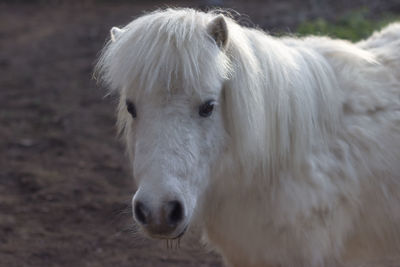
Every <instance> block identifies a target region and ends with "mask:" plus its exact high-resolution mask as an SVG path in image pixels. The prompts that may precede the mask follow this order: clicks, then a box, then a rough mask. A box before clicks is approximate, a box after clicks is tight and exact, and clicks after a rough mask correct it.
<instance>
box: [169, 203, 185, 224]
mask: <svg viewBox="0 0 400 267" xmlns="http://www.w3.org/2000/svg"><path fill="white" fill-rule="evenodd" d="M167 205H168V206H169V214H168V215H167V216H168V223H169V224H170V225H176V224H178V223H179V222H180V221H181V220H182V219H183V207H182V204H181V203H180V202H179V201H176V200H174V201H170V202H168V204H167Z"/></svg>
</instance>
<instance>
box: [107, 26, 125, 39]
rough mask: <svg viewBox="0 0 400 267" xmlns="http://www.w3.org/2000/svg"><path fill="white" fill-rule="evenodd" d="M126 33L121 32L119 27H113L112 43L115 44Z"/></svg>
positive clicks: (111, 32)
mask: <svg viewBox="0 0 400 267" xmlns="http://www.w3.org/2000/svg"><path fill="white" fill-rule="evenodd" d="M124 32H125V30H121V29H120V28H118V27H112V28H111V30H110V35H111V41H113V42H115V41H116V40H117V39H118V38H119V37H120V36H121V34H123V33H124Z"/></svg>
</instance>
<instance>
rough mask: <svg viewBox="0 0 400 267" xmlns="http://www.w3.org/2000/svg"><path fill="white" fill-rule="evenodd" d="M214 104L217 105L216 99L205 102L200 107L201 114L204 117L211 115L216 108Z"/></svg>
mask: <svg viewBox="0 0 400 267" xmlns="http://www.w3.org/2000/svg"><path fill="white" fill-rule="evenodd" d="M214 105H215V101H214V100H208V101H206V102H204V103H203V104H201V105H200V107H199V115H200V116H201V117H204V118H207V117H210V116H211V114H212V112H213V110H214Z"/></svg>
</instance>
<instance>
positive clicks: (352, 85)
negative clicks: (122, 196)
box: [95, 8, 400, 267]
mask: <svg viewBox="0 0 400 267" xmlns="http://www.w3.org/2000/svg"><path fill="white" fill-rule="evenodd" d="M399 51H400V24H398V23H397V24H396V23H394V24H392V25H390V26H387V27H386V28H384V29H383V30H382V31H380V32H376V33H374V34H373V35H372V37H370V38H369V39H366V40H363V41H361V42H359V43H351V42H348V41H344V40H335V39H331V38H328V37H316V36H309V37H290V36H289V37H279V38H278V37H274V36H271V35H268V34H267V33H265V32H263V31H262V30H260V29H255V28H248V27H243V26H241V25H239V24H238V23H237V22H236V21H235V20H234V19H233V18H231V17H230V16H229V14H225V13H221V12H217V11H208V12H202V11H196V10H194V9H187V8H166V9H162V10H156V11H154V12H151V13H147V14H144V15H142V16H140V17H138V18H136V19H135V20H133V21H132V22H130V23H129V24H127V25H126V26H124V27H123V28H117V27H113V28H112V29H111V39H110V41H109V42H108V43H107V44H106V46H105V48H104V50H103V51H102V54H101V56H100V58H99V60H98V63H97V66H96V71H95V73H96V74H97V77H98V78H99V79H100V80H101V81H102V82H104V83H106V85H107V86H108V87H109V88H110V91H111V92H115V93H116V94H118V96H119V99H120V100H119V105H118V128H119V132H120V134H121V136H122V137H123V139H124V140H125V143H126V148H127V152H128V154H129V159H130V164H131V166H132V173H133V177H134V180H135V182H136V183H137V186H138V189H137V191H136V193H135V194H134V196H133V200H132V209H133V214H134V219H135V221H136V222H137V224H138V225H139V227H140V229H141V230H142V231H143V232H144V233H145V234H146V235H148V236H150V237H153V238H159V239H167V240H170V239H176V238H180V237H181V236H183V235H184V234H185V232H186V231H187V229H194V226H196V229H197V227H198V228H199V229H201V232H202V236H203V238H204V240H205V242H207V244H210V246H211V247H212V248H213V249H215V250H216V251H217V252H219V253H220V254H221V255H222V257H223V259H224V262H225V263H226V265H228V266H282V267H286V266H296V267H298V266H307V267H308V266H356V265H357V266H358V264H368V263H370V262H374V261H376V260H379V259H388V258H389V259H390V258H392V257H397V256H399V255H400V53H399Z"/></svg>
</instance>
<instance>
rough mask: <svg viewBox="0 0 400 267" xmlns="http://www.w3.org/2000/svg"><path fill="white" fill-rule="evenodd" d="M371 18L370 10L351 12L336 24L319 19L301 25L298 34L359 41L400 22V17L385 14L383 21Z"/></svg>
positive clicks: (335, 22)
mask: <svg viewBox="0 0 400 267" xmlns="http://www.w3.org/2000/svg"><path fill="white" fill-rule="evenodd" d="M369 17H370V14H369V11H368V9H361V10H356V11H352V12H349V13H348V14H346V15H344V16H342V17H340V18H339V19H338V20H337V21H334V22H330V21H327V20H326V19H323V18H317V19H315V20H312V21H305V22H303V23H301V24H300V25H299V27H298V28H297V32H298V33H299V34H300V35H310V34H313V35H328V36H331V37H336V38H340V39H347V40H350V41H358V40H361V39H364V38H366V37H368V36H369V35H370V34H371V33H372V32H373V31H375V30H379V29H381V28H382V27H384V26H386V25H387V24H389V23H390V22H394V21H400V16H399V15H394V14H385V15H384V16H382V17H381V19H370V18H369Z"/></svg>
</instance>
